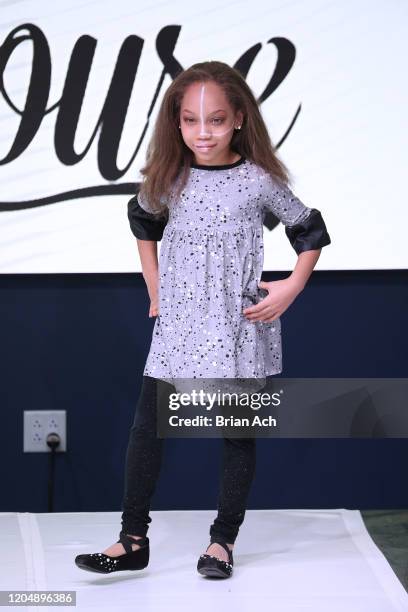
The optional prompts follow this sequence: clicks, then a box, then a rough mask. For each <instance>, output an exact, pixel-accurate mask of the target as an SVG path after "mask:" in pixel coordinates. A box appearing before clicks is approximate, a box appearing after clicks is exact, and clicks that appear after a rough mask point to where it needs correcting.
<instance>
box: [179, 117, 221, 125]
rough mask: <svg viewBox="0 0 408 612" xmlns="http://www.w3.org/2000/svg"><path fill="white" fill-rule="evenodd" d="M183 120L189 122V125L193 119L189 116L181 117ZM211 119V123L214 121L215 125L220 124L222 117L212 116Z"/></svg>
mask: <svg viewBox="0 0 408 612" xmlns="http://www.w3.org/2000/svg"><path fill="white" fill-rule="evenodd" d="M183 121H184V122H185V123H188V124H190V125H191V124H192V123H194V119H192V118H191V117H184V118H183ZM211 121H212V122H213V123H215V125H221V123H223V121H224V119H222V118H220V117H214V118H213V119H212V120H211Z"/></svg>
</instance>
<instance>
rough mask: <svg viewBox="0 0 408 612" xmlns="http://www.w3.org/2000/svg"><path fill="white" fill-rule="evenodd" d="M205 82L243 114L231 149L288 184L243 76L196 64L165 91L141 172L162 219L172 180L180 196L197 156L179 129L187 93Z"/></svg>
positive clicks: (218, 65)
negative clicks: (187, 90)
mask: <svg viewBox="0 0 408 612" xmlns="http://www.w3.org/2000/svg"><path fill="white" fill-rule="evenodd" d="M206 81H214V82H215V83H217V84H218V85H219V86H220V87H221V88H222V89H223V91H224V93H225V96H226V98H227V100H228V102H229V104H230V105H231V108H232V109H233V111H234V112H237V111H239V110H240V111H242V113H243V115H244V118H243V122H242V127H241V129H240V130H236V131H234V134H233V136H232V139H231V142H230V147H231V149H232V150H234V151H236V152H237V153H239V154H240V155H241V156H243V157H245V158H246V159H248V160H250V161H252V162H254V163H255V164H257V165H259V166H260V167H262V168H263V169H264V170H265V171H266V172H268V173H269V174H270V175H271V176H272V177H273V178H276V179H278V180H279V181H281V182H283V183H289V181H290V174H289V170H288V168H287V167H286V166H285V164H284V163H283V162H282V161H281V160H280V159H279V158H278V155H277V152H276V149H275V147H274V145H273V144H272V142H271V139H270V136H269V133H268V129H267V127H266V125H265V122H264V120H263V117H262V114H261V111H260V107H259V104H258V102H257V100H256V98H255V96H254V94H253V93H252V91H251V89H250V87H249V86H248V85H247V83H246V81H245V79H244V78H243V76H242V75H241V73H240V72H239V71H238V70H236V69H235V68H231V66H228V64H225V63H224V62H218V61H208V62H201V63H198V64H193V65H192V66H190V68H187V69H186V70H183V71H182V72H180V73H179V74H178V75H177V76H176V78H175V79H174V81H173V82H172V83H171V85H170V86H169V87H168V89H167V90H166V92H165V95H164V96H163V99H162V103H161V106H160V109H159V112H158V116H157V119H156V124H155V126H154V130H153V135H152V137H151V140H150V142H149V144H148V146H147V152H146V164H145V165H144V166H143V168H142V169H141V170H140V172H141V174H142V175H143V176H144V180H143V182H142V184H141V188H140V189H141V192H142V194H143V195H144V196H145V198H146V199H147V201H148V202H149V206H150V208H151V209H152V210H153V211H155V212H157V213H159V214H161V215H162V214H164V215H166V213H167V212H168V211H167V205H166V204H165V201H166V197H168V196H169V195H170V192H171V189H172V186H174V184H175V183H174V181H175V180H176V178H177V177H179V178H178V181H177V183H178V185H177V188H176V189H175V195H176V197H179V196H180V194H181V192H182V190H183V188H184V186H185V184H186V182H187V179H188V176H189V173H190V166H191V164H192V163H194V155H193V152H192V151H191V150H190V149H189V148H188V147H187V146H186V144H185V143H184V140H183V137H182V135H181V132H180V130H179V127H178V126H179V122H180V108H181V102H182V99H183V96H184V92H185V91H186V89H187V87H189V85H191V84H192V83H196V82H206ZM180 171H181V172H180Z"/></svg>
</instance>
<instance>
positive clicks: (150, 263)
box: [128, 196, 167, 317]
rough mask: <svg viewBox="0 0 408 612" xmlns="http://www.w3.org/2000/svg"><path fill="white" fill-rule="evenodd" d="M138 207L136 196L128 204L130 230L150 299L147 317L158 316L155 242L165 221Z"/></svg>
mask: <svg viewBox="0 0 408 612" xmlns="http://www.w3.org/2000/svg"><path fill="white" fill-rule="evenodd" d="M142 204H143V207H142V206H141V205H140V200H139V197H138V196H133V198H131V200H129V202H128V219H129V224H130V229H131V230H132V233H133V235H134V236H136V238H137V248H138V251H139V257H140V262H141V264H142V273H143V278H144V280H145V283H146V286H147V291H148V294H149V297H150V309H149V317H155V316H157V315H158V314H159V303H158V302H159V262H158V257H157V242H158V241H160V240H161V239H162V237H163V232H164V228H165V227H166V224H167V219H164V218H161V217H158V216H157V215H154V214H152V213H151V212H149V210H148V206H147V204H146V203H145V202H142Z"/></svg>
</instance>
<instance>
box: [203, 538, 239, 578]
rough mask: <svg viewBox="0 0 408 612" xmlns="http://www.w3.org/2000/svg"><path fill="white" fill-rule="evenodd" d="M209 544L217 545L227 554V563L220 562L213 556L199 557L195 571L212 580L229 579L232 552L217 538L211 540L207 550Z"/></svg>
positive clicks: (232, 563) (232, 561)
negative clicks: (212, 578)
mask: <svg viewBox="0 0 408 612" xmlns="http://www.w3.org/2000/svg"><path fill="white" fill-rule="evenodd" d="M211 544H219V545H220V546H222V547H223V548H224V549H225V550H226V551H227V553H228V561H222V560H221V559H218V557H214V555H207V554H205V555H201V556H200V558H199V560H198V563H197V571H198V572H199V573H200V574H202V575H203V576H211V577H214V578H229V577H230V576H231V575H232V567H233V565H234V559H233V557H232V550H230V549H229V547H228V546H227V542H226V541H224V540H220V539H219V538H215V539H211V543H210V544H209V545H208V546H207V550H208V549H209V548H210V546H211Z"/></svg>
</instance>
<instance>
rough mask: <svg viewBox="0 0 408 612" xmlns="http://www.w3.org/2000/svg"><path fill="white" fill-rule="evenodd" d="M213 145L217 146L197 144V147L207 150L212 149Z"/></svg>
mask: <svg viewBox="0 0 408 612" xmlns="http://www.w3.org/2000/svg"><path fill="white" fill-rule="evenodd" d="M213 147H215V145H213V144H212V145H196V148H197V149H200V151H205V150H207V149H212V148H213Z"/></svg>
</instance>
